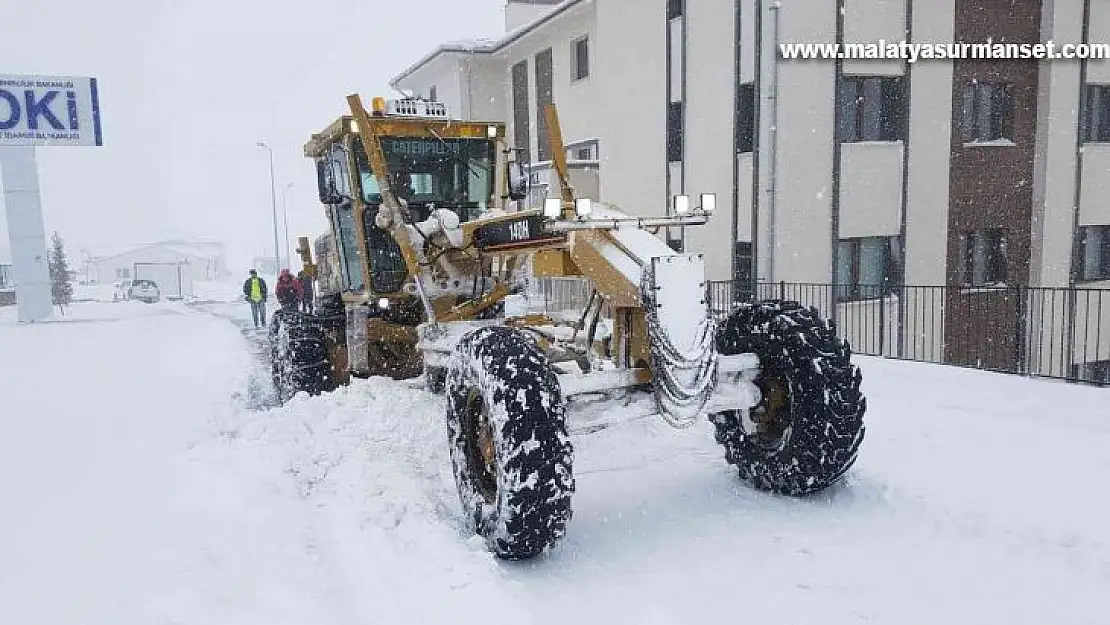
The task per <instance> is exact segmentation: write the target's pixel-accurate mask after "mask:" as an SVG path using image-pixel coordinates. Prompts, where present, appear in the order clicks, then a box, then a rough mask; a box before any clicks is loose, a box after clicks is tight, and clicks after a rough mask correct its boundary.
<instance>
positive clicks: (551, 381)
mask: <svg viewBox="0 0 1110 625" xmlns="http://www.w3.org/2000/svg"><path fill="white" fill-rule="evenodd" d="M446 387H447V388H446V395H447V428H448V436H449V439H450V452H451V463H452V465H453V467H454V473H455V482H456V485H457V487H458V491H459V499H460V500H461V502H462V507H463V512H464V514H465V515H466V516H467V518H468V519H470V520H472V522H473V529H474V531H475V533H477V534H480V535H481V536H483V537H484V538H485V540H486V544H487V546H488V547H489V549H490V550H491V551H492V552H493V553H495V554H496V555H497V556H498V557H501V558H505V559H511V560H520V559H526V558H532V557H535V556H537V555H540V554H541V553H543V552H544V551H545V550H547V549H548V548H550V547H551V546H552V545H554V544H555V543H556V542H558V541H559V540H560V539H561V538H562V537H563V535H564V534H565V532H566V526H567V523H568V522H569V521H570V518H571V506H570V502H571V495H572V493H573V492H574V477H573V474H572V471H571V465H572V456H573V448H572V446H571V442H570V438H569V436H568V434H567V429H566V423H565V410H566V408H565V404H564V401H563V397H562V393H561V391H560V388H559V382H558V379H557V378H556V377H555V374H554V372H553V371H552V369H551V368H550V366H549V365H548V362H547V358H546V357H545V356H544V355H543V353H542V352H541V351H540V350H539V349H538V348H537V347H536V345H535V344H534V343H533V342H532V341H531V340H529V339H528V338H527V337H526V336H525V335H524V334H523V333H522V332H520V331H518V330H514V329H511V328H506V327H500V326H492V327H486V328H481V329H479V330H475V331H473V332H471V333H469V334H468V335H466V336H465V337H463V339H462V340H461V341H460V343H459V345H458V347H457V348H456V352H455V354H454V357H453V359H452V363H451V367H450V369H449V371H448V375H447V380H446Z"/></svg>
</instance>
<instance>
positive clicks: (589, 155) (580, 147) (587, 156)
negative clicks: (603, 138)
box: [567, 139, 600, 161]
mask: <svg viewBox="0 0 1110 625" xmlns="http://www.w3.org/2000/svg"><path fill="white" fill-rule="evenodd" d="M598 151H599V150H598V142H597V140H596V139H593V140H590V141H583V142H581V143H572V144H571V145H568V146H567V158H569V159H571V160H576V161H596V160H599V159H600V154H598Z"/></svg>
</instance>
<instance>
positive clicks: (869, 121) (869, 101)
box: [838, 76, 906, 142]
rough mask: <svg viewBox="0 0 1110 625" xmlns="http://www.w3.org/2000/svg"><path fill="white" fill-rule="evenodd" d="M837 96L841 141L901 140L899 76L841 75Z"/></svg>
mask: <svg viewBox="0 0 1110 625" xmlns="http://www.w3.org/2000/svg"><path fill="white" fill-rule="evenodd" d="M838 96H839V99H840V128H839V135H840V140H841V141H845V142H857V141H899V140H901V139H903V138H904V137H905V130H904V128H905V117H906V115H905V108H906V107H905V98H904V92H903V90H902V78H901V77H899V76H893V77H891V76H844V77H842V78H841V80H840V89H839V94H838Z"/></svg>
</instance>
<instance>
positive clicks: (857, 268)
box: [836, 237, 902, 300]
mask: <svg viewBox="0 0 1110 625" xmlns="http://www.w3.org/2000/svg"><path fill="white" fill-rule="evenodd" d="M901 258H902V249H901V239H899V238H898V237H863V238H859V239H842V240H841V241H840V242H839V244H838V245H837V250H836V284H837V298H838V299H840V300H858V299H870V298H875V297H882V296H883V294H884V293H887V292H888V291H889V289H890V287H891V286H892V285H894V284H897V283H898V281H899V279H900V277H901V274H902V271H901Z"/></svg>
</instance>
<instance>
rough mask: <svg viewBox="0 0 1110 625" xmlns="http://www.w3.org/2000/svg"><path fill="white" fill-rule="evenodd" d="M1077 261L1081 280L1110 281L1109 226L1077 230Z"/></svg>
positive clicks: (1086, 227) (1087, 227)
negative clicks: (1079, 265)
mask: <svg viewBox="0 0 1110 625" xmlns="http://www.w3.org/2000/svg"><path fill="white" fill-rule="evenodd" d="M1079 259H1080V262H1081V263H1082V267H1083V273H1082V276H1083V277H1082V279H1083V280H1110V226H1084V227H1082V228H1080V229H1079Z"/></svg>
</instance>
